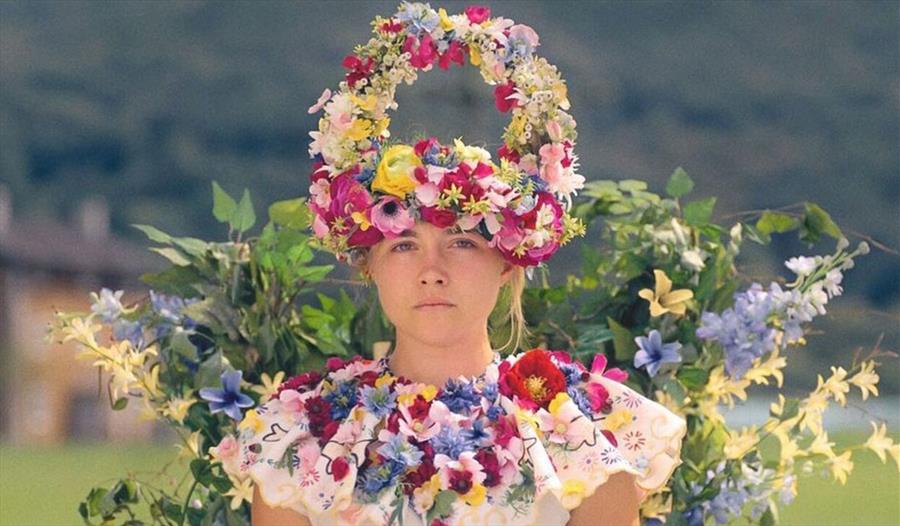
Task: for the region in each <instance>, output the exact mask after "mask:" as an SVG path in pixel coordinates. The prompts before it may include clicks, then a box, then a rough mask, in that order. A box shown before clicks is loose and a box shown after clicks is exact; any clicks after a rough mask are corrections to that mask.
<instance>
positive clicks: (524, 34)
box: [509, 24, 541, 49]
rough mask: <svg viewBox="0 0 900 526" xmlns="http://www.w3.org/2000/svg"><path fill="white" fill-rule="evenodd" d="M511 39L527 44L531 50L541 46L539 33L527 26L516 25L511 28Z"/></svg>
mask: <svg viewBox="0 0 900 526" xmlns="http://www.w3.org/2000/svg"><path fill="white" fill-rule="evenodd" d="M509 39H510V40H521V41H523V42H525V44H526V45H527V46H528V48H529V49H534V48H536V47H538V46H539V45H541V42H540V38H538V34H537V32H535V30H534V29H532V28H531V27H530V26H526V25H525V24H516V25H514V26H512V27H511V28H509Z"/></svg>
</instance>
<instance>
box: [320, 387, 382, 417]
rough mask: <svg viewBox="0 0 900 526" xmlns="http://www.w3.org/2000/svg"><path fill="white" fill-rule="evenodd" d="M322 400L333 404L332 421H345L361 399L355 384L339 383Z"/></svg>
mask: <svg viewBox="0 0 900 526" xmlns="http://www.w3.org/2000/svg"><path fill="white" fill-rule="evenodd" d="M367 387H368V386H367ZM370 389H371V388H370ZM322 398H324V399H325V400H328V401H329V402H331V419H332V420H343V419H344V418H347V415H349V414H350V410H351V409H353V406H355V405H356V402H357V400H358V399H359V391H358V390H357V388H356V383H355V382H338V383H337V384H336V385H335V387H334V389H333V390H332V391H331V392H330V393H328V394H326V395H323V396H322ZM379 416H383V415H379Z"/></svg>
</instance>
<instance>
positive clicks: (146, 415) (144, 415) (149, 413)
mask: <svg viewBox="0 0 900 526" xmlns="http://www.w3.org/2000/svg"><path fill="white" fill-rule="evenodd" d="M141 400H142V401H143V403H144V407H142V408H141V412H140V413H138V418H140V419H141V420H156V408H155V407H153V405H152V404H151V403H150V400H148V399H146V398H142V399H141Z"/></svg>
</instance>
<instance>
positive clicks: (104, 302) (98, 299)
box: [91, 287, 125, 324]
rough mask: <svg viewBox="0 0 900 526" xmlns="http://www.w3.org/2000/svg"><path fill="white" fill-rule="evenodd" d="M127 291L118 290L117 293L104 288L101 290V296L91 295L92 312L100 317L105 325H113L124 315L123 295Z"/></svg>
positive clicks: (93, 293) (94, 293)
mask: <svg viewBox="0 0 900 526" xmlns="http://www.w3.org/2000/svg"><path fill="white" fill-rule="evenodd" d="M124 293H125V291H122V290H117V291H115V292H113V291H111V290H110V289H108V288H106V287H104V288H102V289H100V294H99V295H98V294H97V293H96V292H92V293H91V297H92V298H93V303H92V304H91V312H93V313H94V314H97V315H98V316H100V320H101V321H102V322H103V323H107V324H108V323H113V322H115V321H116V320H118V319H119V317H120V316H121V315H122V312H123V310H124V307H122V294H124Z"/></svg>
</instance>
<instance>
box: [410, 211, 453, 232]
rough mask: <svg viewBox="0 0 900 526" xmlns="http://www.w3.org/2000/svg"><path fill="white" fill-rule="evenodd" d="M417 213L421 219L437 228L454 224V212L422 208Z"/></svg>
mask: <svg viewBox="0 0 900 526" xmlns="http://www.w3.org/2000/svg"><path fill="white" fill-rule="evenodd" d="M419 212H420V213H421V214H422V219H423V220H425V221H428V222H429V223H431V224H432V225H434V226H436V227H438V228H446V227H448V226H450V225H452V224H453V223H455V222H456V212H453V211H452V210H441V209H439V208H437V207H434V206H423V207H422V208H421V209H420V210H419Z"/></svg>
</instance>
